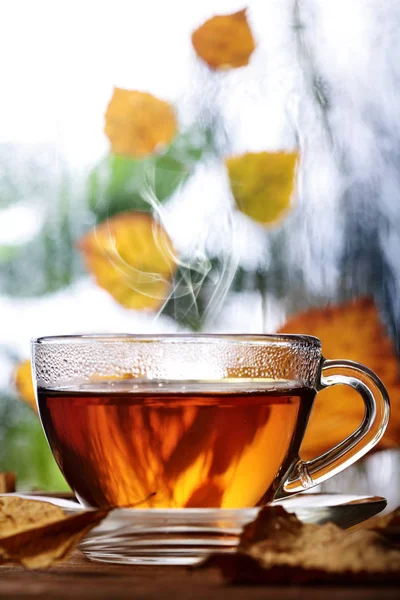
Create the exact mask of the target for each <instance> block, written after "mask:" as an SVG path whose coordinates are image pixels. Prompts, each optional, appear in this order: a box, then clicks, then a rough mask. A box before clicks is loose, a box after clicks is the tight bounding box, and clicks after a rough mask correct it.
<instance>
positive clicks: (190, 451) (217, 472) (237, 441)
mask: <svg viewBox="0 0 400 600" xmlns="http://www.w3.org/2000/svg"><path fill="white" fill-rule="evenodd" d="M314 395H315V392H314V390H310V389H305V388H301V387H296V386H293V384H292V385H290V384H289V383H288V382H278V383H276V382H273V383H271V384H269V383H264V384H261V383H260V382H258V383H257V385H256V384H255V383H254V382H248V383H247V384H246V381H244V380H240V381H238V380H236V381H235V382H225V383H216V384H211V383H202V382H199V383H196V384H193V383H189V382H188V383H187V384H186V385H185V382H183V383H179V385H176V386H175V389H173V388H172V387H171V383H168V384H165V385H163V384H162V383H161V384H153V388H150V387H149V384H148V383H147V384H146V387H144V385H143V384H141V385H137V380H136V382H134V383H132V381H131V382H129V381H120V382H119V381H117V382H116V381H113V382H107V383H102V384H100V385H99V384H98V383H97V384H87V385H85V386H82V387H81V388H77V389H75V390H68V389H65V388H64V389H59V390H39V409H40V416H41V419H42V423H43V426H44V430H45V432H46V435H47V438H48V441H49V443H50V446H51V448H52V450H53V453H54V456H55V458H56V460H57V462H58V465H59V467H60V469H61V470H62V472H63V474H64V476H65V478H66V480H67V482H68V483H69V485H70V486H71V488H72V489H73V490H74V491H75V493H76V494H77V495H78V497H79V498H80V499H81V500H82V501H83V502H84V503H85V504H87V505H91V506H131V505H135V504H136V503H141V504H139V505H138V508H147V507H153V508H183V507H191V508H194V507H221V508H240V507H250V506H255V505H256V504H257V503H259V502H260V501H261V500H262V499H272V496H271V494H272V493H273V488H274V484H275V481H276V478H277V476H278V474H279V473H280V469H281V468H282V469H283V468H285V465H286V468H287V467H288V466H289V464H290V462H291V461H292V460H293V457H294V456H295V455H296V454H297V452H298V448H299V445H300V442H301V438H300V436H301V434H302V432H303V431H304V429H305V423H306V421H307V418H308V415H309V412H310V408H311V404H312V400H313V398H314ZM282 465H283V466H282Z"/></svg>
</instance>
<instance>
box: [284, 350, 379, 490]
mask: <svg viewBox="0 0 400 600" xmlns="http://www.w3.org/2000/svg"><path fill="white" fill-rule="evenodd" d="M337 384H344V385H349V386H350V387H352V388H354V389H355V390H357V392H358V393H359V394H360V395H361V397H362V399H363V400H364V404H365V413H364V418H363V420H362V423H361V424H360V426H359V427H358V428H357V429H356V430H355V431H354V433H352V434H351V435H349V436H348V437H347V438H346V439H345V440H343V441H342V442H340V443H339V444H338V445H337V446H335V447H334V448H332V449H331V450H328V451H327V452H325V453H324V454H321V456H318V457H317V458H313V459H312V460H308V461H303V460H301V459H300V458H299V459H298V461H297V462H296V463H295V464H294V465H293V466H292V468H291V469H290V471H289V476H288V477H287V479H286V481H285V482H284V484H283V485H282V486H281V487H280V490H279V491H278V493H277V494H276V496H275V500H277V499H278V498H284V497H286V496H288V495H289V494H293V493H298V492H302V491H304V490H307V489H309V488H311V487H313V486H314V485H318V484H320V483H322V482H323V481H326V480H327V479H329V478H330V477H333V475H337V474H338V473H340V471H343V469H346V468H347V467H349V466H350V465H352V464H353V463H354V462H356V461H357V460H358V459H359V458H361V457H362V456H364V454H366V453H367V452H368V451H369V450H371V448H373V447H374V446H375V444H377V443H378V442H379V440H380V439H381V437H382V436H383V434H384V433H385V430H386V427H387V424H388V422H389V415H390V403H389V397H388V393H387V391H386V388H385V386H384V385H383V383H382V381H381V380H380V379H379V377H377V376H376V375H375V373H373V372H372V371H371V370H370V369H368V368H367V367H364V365H360V364H359V363H356V362H353V361H351V360H325V361H324V363H323V365H322V369H321V380H320V384H319V386H318V388H317V390H318V391H320V390H323V389H325V388H327V387H330V386H331V385H337Z"/></svg>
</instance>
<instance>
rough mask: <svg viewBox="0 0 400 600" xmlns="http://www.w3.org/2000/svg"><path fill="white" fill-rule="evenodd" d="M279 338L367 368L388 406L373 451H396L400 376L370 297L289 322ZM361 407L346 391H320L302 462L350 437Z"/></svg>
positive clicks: (351, 392) (399, 438) (343, 388)
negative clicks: (300, 339) (307, 343)
mask: <svg viewBox="0 0 400 600" xmlns="http://www.w3.org/2000/svg"><path fill="white" fill-rule="evenodd" d="M280 333H299V334H308V335H314V336H316V337H318V338H319V339H320V340H321V342H322V353H323V355H324V357H325V358H330V359H333V358H345V359H350V360H354V361H356V362H359V363H361V364H364V365H366V366H367V367H369V368H370V369H371V370H372V371H374V372H375V373H376V374H377V375H378V377H380V378H381V379H382V381H383V383H384V384H385V386H386V388H387V390H388V393H389V397H390V401H391V407H392V410H391V418H390V422H389V426H388V428H387V430H386V433H385V435H384V436H383V438H382V440H381V441H380V443H379V445H378V448H393V447H399V446H400V373H399V360H398V358H397V355H396V352H395V349H394V347H393V344H392V341H391V340H390V338H389V336H388V335H387V334H386V332H385V329H384V327H383V325H382V323H381V321H380V318H379V313H378V310H377V308H376V306H375V304H374V302H373V301H372V300H371V299H370V298H359V299H357V300H355V301H351V302H346V303H343V304H340V305H336V306H329V307H327V308H320V309H312V310H308V311H306V312H302V313H299V314H296V315H294V316H293V317H290V318H289V319H288V321H287V322H286V324H285V325H284V327H282V328H281V329H280ZM363 415H364V403H363V402H362V401H361V398H360V396H359V395H358V394H357V392H355V390H353V389H351V388H350V387H348V386H343V385H337V386H334V387H332V388H330V389H326V390H323V391H322V392H320V393H319V394H318V395H317V397H316V401H315V403H314V407H313V411H312V413H311V418H310V421H309V424H308V427H307V431H306V435H305V438H304V441H303V444H302V447H301V456H302V458H306V459H308V458H313V457H315V456H316V455H317V454H321V453H322V452H325V451H326V450H329V449H330V448H332V447H333V446H335V445H336V444H338V443H339V442H340V441H341V440H343V439H344V438H345V437H347V436H348V435H350V434H351V433H352V432H353V431H355V429H357V427H358V426H359V424H360V423H361V421H362V418H363Z"/></svg>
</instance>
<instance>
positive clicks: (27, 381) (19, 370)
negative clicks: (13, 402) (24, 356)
mask: <svg viewBox="0 0 400 600" xmlns="http://www.w3.org/2000/svg"><path fill="white" fill-rule="evenodd" d="M14 382H15V387H16V388H17V391H18V393H19V395H20V396H21V398H22V399H23V400H25V402H26V403H27V404H29V406H30V407H31V408H33V410H35V411H37V406H36V398H35V391H34V387H33V381H32V371H31V361H30V360H24V362H22V363H20V364H19V365H17V367H16V369H15V371H14Z"/></svg>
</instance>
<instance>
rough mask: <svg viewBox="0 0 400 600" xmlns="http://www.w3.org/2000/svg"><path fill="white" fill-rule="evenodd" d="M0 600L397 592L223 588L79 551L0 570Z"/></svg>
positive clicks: (380, 594) (382, 591)
mask: <svg viewBox="0 0 400 600" xmlns="http://www.w3.org/2000/svg"><path fill="white" fill-rule="evenodd" d="M0 598H2V599H3V598H4V599H7V600H12V599H13V598H40V599H41V600H47V599H48V600H50V599H51V600H63V599H66V598H70V599H72V598H73V599H74V600H85V599H86V598H90V599H91V598H93V599H96V600H97V599H101V600H103V599H104V600H105V599H107V600H114V599H115V600H118V599H121V600H125V598H126V599H128V598H129V599H130V600H142V599H143V600H153V599H157V600H160V598H165V599H166V600H169V599H171V600H172V599H173V600H185V599H186V598H188V599H189V598H190V599H191V600H200V599H205V600H222V599H224V600H225V599H226V598H229V600H258V599H261V598H277V599H278V600H302V599H303V598H304V599H307V600H316V599H317V598H324V600H334V599H335V600H337V599H338V598H340V600H376V599H377V598H379V600H392V599H393V600H394V599H396V600H397V599H398V598H399V589H398V588H397V587H396V588H395V587H379V588H378V587H371V586H369V587H352V588H349V587H316V586H313V587H311V586H309V587H299V586H287V587H274V588H272V587H266V586H253V587H248V586H235V587H234V586H227V585H226V584H224V583H223V582H222V580H221V578H220V576H219V574H218V573H217V572H216V571H212V570H210V571H199V572H195V571H190V570H188V569H186V568H181V567H140V566H118V565H107V564H103V563H94V562H90V561H88V560H86V559H85V558H84V557H83V556H82V555H81V554H80V553H79V552H78V551H76V552H75V553H74V554H73V555H72V557H71V558H70V559H69V560H68V561H67V562H66V563H65V564H63V565H59V566H57V567H55V568H51V569H49V570H47V571H26V570H24V569H22V568H20V567H4V566H3V567H0Z"/></svg>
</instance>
